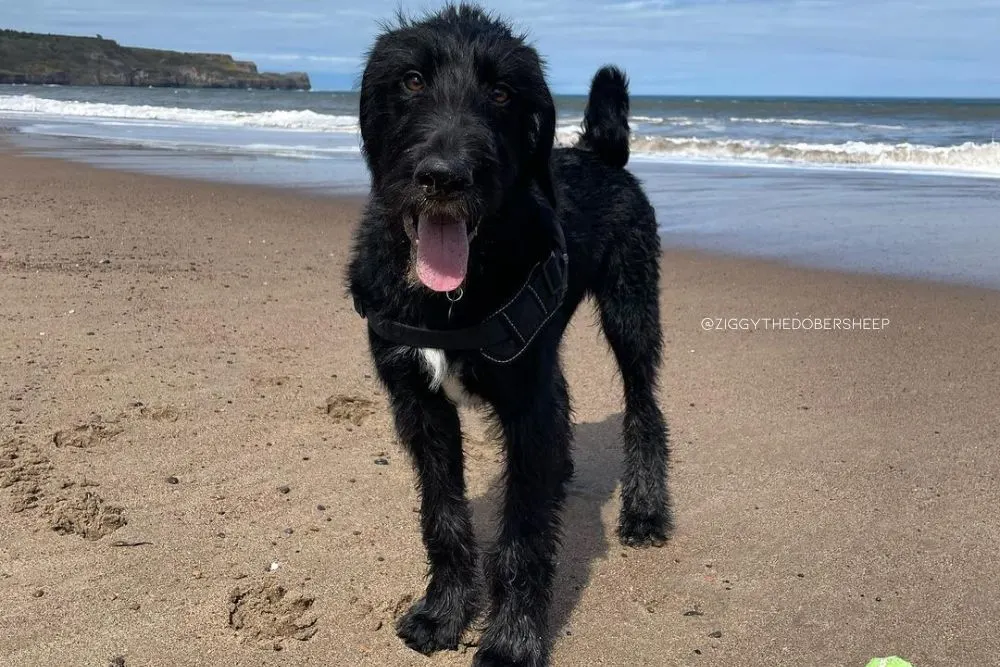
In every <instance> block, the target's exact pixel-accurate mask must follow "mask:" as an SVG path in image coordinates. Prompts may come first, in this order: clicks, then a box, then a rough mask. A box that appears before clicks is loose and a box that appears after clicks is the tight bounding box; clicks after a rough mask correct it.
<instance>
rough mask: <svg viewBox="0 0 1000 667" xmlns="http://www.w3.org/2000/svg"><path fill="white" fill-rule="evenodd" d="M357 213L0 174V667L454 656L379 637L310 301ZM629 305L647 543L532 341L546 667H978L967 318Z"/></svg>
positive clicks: (327, 290) (983, 600) (798, 307)
mask: <svg viewBox="0 0 1000 667" xmlns="http://www.w3.org/2000/svg"><path fill="white" fill-rule="evenodd" d="M360 205H361V200H358V199H348V198H332V197H330V198H323V197H319V196H315V195H309V194H301V193H297V192H294V191H288V190H277V189H274V190H270V189H266V188H256V187H250V186H238V185H220V184H211V183H200V182H195V181H185V180H179V179H170V178H166V177H157V176H144V175H135V174H127V173H119V172H115V171H109V170H100V169H96V168H92V167H87V166H82V165H78V164H70V163H66V162H61V161H57V160H49V159H40V158H29V157H21V156H15V155H13V154H10V153H9V152H8V153H0V323H2V324H0V535H2V538H0V603H2V606H0V664H2V665H12V666H21V665H24V666H35V665H39V666H48V665H53V666H56V665H58V666H60V667H69V666H77V665H79V666H81V667H82V666H87V667H105V666H106V665H128V666H129V667H133V666H143V667H144V666H154V665H163V666H171V667H181V666H195V665H197V666H206V667H215V666H218V667H223V666H226V667H228V666H232V665H323V666H326V665H330V666H338V667H339V666H344V667H353V666H356V665H358V666H360V665H372V666H375V665H378V666H383V665H401V666H406V665H413V666H417V665H420V666H424V665H435V666H442V667H444V666H459V665H468V664H470V662H471V656H472V652H473V651H474V650H475V648H474V644H475V633H474V632H470V633H469V635H468V637H467V639H468V642H467V646H466V648H465V650H464V651H461V652H459V653H446V654H440V655H436V656H434V657H433V658H430V659H428V658H425V657H423V656H421V655H418V654H416V653H414V652H412V651H410V650H408V649H406V648H405V646H404V645H403V644H402V643H401V642H400V641H399V640H398V639H397V638H396V637H395V635H394V632H393V629H392V626H393V621H394V618H395V616H396V615H398V614H399V613H400V612H401V611H403V610H405V608H406V606H407V605H408V603H409V601H410V600H411V599H413V598H414V597H416V596H419V595H420V594H421V592H422V585H423V574H424V569H423V563H424V560H423V558H424V555H423V548H422V546H421V544H420V537H419V532H418V524H417V516H416V514H415V509H416V504H417V495H416V492H415V490H414V486H413V476H412V474H411V469H410V466H409V463H408V462H407V461H406V458H405V456H404V455H403V453H402V451H401V450H400V448H399V447H398V445H397V444H396V443H395V440H394V436H393V432H392V428H391V423H390V419H389V414H388V411H387V409H386V406H385V398H384V395H383V392H382V391H381V389H380V387H379V386H378V384H377V383H376V381H375V380H374V379H373V377H372V369H371V367H370V365H369V361H368V356H367V348H366V343H365V325H364V323H363V322H362V320H361V319H360V318H358V317H357V315H356V314H355V313H354V310H353V308H352V307H351V304H350V302H349V301H348V299H347V298H346V296H345V292H344V288H343V284H342V275H343V270H344V264H345V261H346V255H347V249H348V245H349V239H350V233H351V230H352V228H353V226H354V225H355V224H356V220H357V218H358V209H359V206H360ZM662 303H663V326H664V330H665V332H666V336H667V346H666V359H665V363H664V369H663V378H664V382H663V391H662V396H661V403H662V406H663V408H664V412H665V414H666V417H667V419H668V422H669V423H670V426H671V436H672V444H673V458H672V472H671V482H672V488H673V493H674V499H675V503H676V515H677V522H678V529H677V532H676V534H675V536H674V538H673V539H672V541H671V542H669V543H668V545H667V546H665V547H664V548H662V549H652V550H646V551H634V550H628V549H625V548H623V547H621V546H620V545H619V544H618V543H617V542H616V541H615V539H614V535H613V529H614V521H615V518H616V516H617V503H618V495H617V475H618V470H619V466H620V458H621V457H620V441H619V433H618V432H619V428H620V395H621V392H620V387H619V381H618V378H617V377H616V374H615V367H614V363H613V360H612V358H611V355H610V353H609V352H608V351H607V349H606V348H605V345H604V342H603V340H602V338H601V337H600V334H599V330H598V328H597V327H596V326H595V325H594V318H593V316H592V314H591V312H590V309H589V308H588V307H586V306H585V307H584V308H582V309H581V311H580V312H579V314H578V315H577V318H576V319H575V321H574V323H573V324H572V325H571V328H570V331H569V333H568V336H567V339H566V341H565V343H564V358H565V363H566V367H567V374H568V377H569V380H570V387H571V392H572V396H573V400H574V405H575V409H576V421H577V427H576V431H575V442H576V444H575V451H576V470H577V476H576V479H575V480H574V482H573V483H572V486H571V488H570V498H569V502H568V506H567V510H566V515H565V516H566V520H565V527H566V529H565V537H564V541H563V542H564V546H563V549H562V557H561V559H560V564H559V573H558V583H557V588H556V601H555V604H554V612H553V626H554V628H555V629H556V635H557V636H556V643H555V651H554V656H553V660H554V665H558V666H561V665H565V666H580V667H584V666H590V665H609V666H624V665H629V666H631V665H649V666H655V667H660V666H667V665H748V666H752V665H769V666H771V665H859V666H861V665H864V664H865V663H866V662H867V661H868V659H870V658H871V657H874V656H887V655H893V654H896V655H900V656H903V657H905V658H907V659H908V660H910V661H911V662H912V663H913V664H914V665H916V666H918V667H925V666H931V665H990V664H997V663H998V662H1000V657H998V655H1000V574H998V570H997V567H996V554H997V553H998V551H1000V518H998V515H997V507H998V506H1000V484H998V479H1000V457H998V456H997V454H996V445H997V443H998V441H1000V423H998V420H997V414H998V408H1000V397H998V393H997V380H998V377H1000V328H998V326H997V322H998V314H1000V292H995V291H989V290H985V289H978V288H972V287H961V286H953V285H952V286H948V285H937V284H932V283H926V282H914V281H903V280H896V279H890V278H880V277H876V276H861V275H851V274H844V273H835V272H832V271H821V270H809V269H799V268H788V267H784V266H781V265H778V264H774V263H768V262H764V261H759V260H748V259H739V258H732V257H724V256H718V255H708V254H700V253H696V252H692V251H680V250H670V249H668V250H667V251H665V252H664V255H663V283H662ZM706 318H712V320H713V321H712V322H711V326H710V327H709V330H705V325H704V324H703V320H705V319H706ZM716 318H718V319H721V320H722V323H721V325H720V324H719V323H718V319H716ZM742 318H746V319H745V320H743V319H742ZM764 318H768V319H769V320H780V319H783V318H789V320H790V321H789V322H788V326H787V327H785V328H783V329H781V330H777V329H775V328H774V326H772V325H773V322H772V325H769V324H768V323H767V322H765V321H764ZM796 318H797V320H798V321H799V325H798V328H794V327H795V325H794V320H795V319H796ZM816 318H819V319H820V320H824V319H826V318H830V320H831V322H830V324H829V325H827V324H825V323H824V325H822V328H821V329H820V330H816V328H815V326H814V325H810V326H811V327H812V328H811V329H810V330H806V329H803V328H802V326H803V325H802V323H801V322H802V321H804V320H805V321H808V320H812V321H815V319H816ZM833 318H847V319H848V320H850V321H852V322H853V321H855V320H861V321H862V322H864V320H863V318H870V320H871V321H870V322H869V324H872V323H873V322H875V321H876V320H877V322H878V325H879V326H878V327H877V328H875V327H874V326H867V327H866V326H865V325H864V324H859V325H858V326H856V327H855V326H853V325H852V327H851V328H850V329H849V330H845V329H844V328H843V327H841V328H839V329H836V330H835V329H834V328H833V324H832V319H833ZM730 320H735V321H730ZM751 320H753V321H756V327H754V322H751ZM734 325H735V326H736V329H735V330H733V329H732V328H728V327H731V326H734ZM740 326H743V327H747V328H743V329H740V328H739V327H740ZM719 328H726V330H718V329H719ZM463 420H464V424H465V429H466V432H467V451H468V458H467V461H468V471H467V478H468V481H469V486H470V493H471V497H472V498H473V503H474V508H475V513H476V522H477V527H478V530H479V533H480V534H481V536H482V538H483V539H484V540H486V539H489V536H490V532H491V514H492V510H493V508H494V506H495V493H494V490H493V489H494V480H495V478H496V476H497V474H498V472H499V466H498V462H499V455H498V449H497V445H496V443H493V442H491V441H489V440H488V439H487V437H486V435H485V431H484V428H483V424H482V422H481V420H480V418H479V416H478V415H477V414H476V413H474V412H463Z"/></svg>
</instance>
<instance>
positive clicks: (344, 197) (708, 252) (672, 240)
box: [0, 134, 1000, 292]
mask: <svg viewBox="0 0 1000 667" xmlns="http://www.w3.org/2000/svg"><path fill="white" fill-rule="evenodd" d="M5 158H18V159H26V160H41V161H52V162H53V163H58V164H66V165H70V166H75V167H80V168H81V169H83V170H87V169H96V170H99V171H104V172H109V173H115V174H121V175H128V176H136V177H140V178H148V179H152V181H151V182H155V181H156V180H157V179H164V180H165V181H168V182H175V183H177V184H189V185H198V186H202V187H204V186H209V187H214V188H234V189H235V190H236V191H239V190H244V191H247V192H252V191H261V192H268V193H271V194H273V195H276V196H281V195H283V194H285V195H290V196H294V197H303V198H308V199H321V200H327V201H329V200H333V201H343V202H346V203H350V204H352V205H361V204H362V203H363V202H364V201H365V200H366V199H367V188H364V189H363V190H356V189H354V188H347V189H342V190H334V191H328V190H325V189H323V188H319V187H306V186H301V187H297V186H294V185H279V184H271V183H263V184H250V183H239V182H232V181H223V180H213V179H210V178H205V177H198V176H188V175H183V174H161V173H147V172H143V171H139V170H129V169H125V168H122V167H120V166H117V165H97V164H91V163H88V162H86V161H83V160H74V159H70V158H65V157H57V156H47V155H38V154H32V153H31V152H29V151H25V150H23V149H22V148H20V147H18V146H16V145H13V144H11V143H10V142H9V141H5V139H4V137H3V135H2V134H0V159H5ZM668 213H669V211H668ZM662 224H663V221H662V220H661V225H662ZM660 236H661V246H662V248H663V253H664V254H672V253H680V254H682V255H683V254H687V253H691V254H693V255H695V256H704V257H705V258H706V259H716V260H720V261H731V262H737V263H739V262H749V263H760V264H763V265H771V266H774V267H786V268H790V269H799V270H805V271H818V272H821V273H827V274H833V275H844V276H856V277H859V278H871V279H874V280H879V279H885V280H889V281H900V282H913V283H918V284H930V285H940V286H951V287H958V288H970V289H976V290H986V291H991V292H995V291H1000V284H996V285H993V284H989V283H983V282H982V281H976V280H972V279H970V278H962V277H960V276H956V277H954V278H951V279H946V278H942V277H940V276H915V275H901V274H899V273H891V272H886V271H880V270H878V269H874V268H873V269H869V270H852V269H850V268H842V267H836V266H831V265H830V263H829V262H826V263H824V262H822V261H818V260H817V261H812V262H810V261H809V260H808V259H805V258H794V257H786V258H781V257H768V256H766V255H761V254H759V253H756V252H754V251H752V250H750V249H746V250H743V251H738V250H731V249H727V248H725V247H711V246H710V245H709V244H706V243H705V242H704V241H699V240H696V239H694V238H692V237H690V236H689V235H685V234H684V232H683V231H680V232H678V231H676V230H669V229H662V228H661V234H660Z"/></svg>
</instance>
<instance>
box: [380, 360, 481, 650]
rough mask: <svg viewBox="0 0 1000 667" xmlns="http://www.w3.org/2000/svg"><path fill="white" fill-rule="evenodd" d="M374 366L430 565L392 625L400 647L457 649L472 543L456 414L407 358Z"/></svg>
mask: <svg viewBox="0 0 1000 667" xmlns="http://www.w3.org/2000/svg"><path fill="white" fill-rule="evenodd" d="M373 350H374V351H375V360H376V367H377V368H378V372H379V377H380V378H381V379H382V382H383V384H384V385H385V386H386V388H387V389H388V391H389V397H390V402H391V404H392V412H393V417H394V419H395V423H396V431H397V433H398V434H399V438H400V440H401V441H402V443H403V445H404V446H405V447H406V449H407V451H408V452H409V453H410V455H411V457H412V460H413V463H414V466H415V468H416V471H417V478H418V484H419V487H420V525H421V528H422V532H423V540H424V545H425V546H426V547H427V555H428V561H429V565H430V571H429V581H428V584H427V592H426V594H425V595H424V597H423V598H421V599H420V600H419V601H417V602H416V603H415V604H414V605H413V606H412V607H411V608H410V610H409V611H408V612H407V613H406V614H404V615H403V616H402V617H401V618H400V619H399V621H398V622H397V624H396V634H398V635H399V637H400V638H402V639H403V640H404V641H405V642H406V644H407V646H409V647H410V648H412V649H414V650H416V651H419V652H421V653H424V654H430V653H432V652H434V651H437V650H441V649H456V648H458V640H459V638H460V637H461V635H462V632H464V631H465V629H466V627H468V625H469V623H470V622H471V621H472V619H473V618H474V617H475V615H476V613H477V611H478V609H477V595H476V584H475V581H476V567H477V557H476V546H475V538H474V536H473V532H472V519H471V512H470V509H469V505H468V501H467V500H466V498H465V480H464V477H463V474H462V433H461V427H460V423H459V419H458V411H457V410H456V408H455V406H454V404H452V403H451V401H449V400H448V399H447V398H445V396H444V395H443V394H442V393H441V392H440V391H431V390H430V388H429V386H428V378H427V376H426V374H425V373H424V371H423V370H422V369H421V368H420V367H419V366H418V364H417V362H416V360H415V358H414V357H412V356H411V355H400V354H398V353H396V352H389V351H386V353H384V354H379V350H378V349H377V347H376V346H373Z"/></svg>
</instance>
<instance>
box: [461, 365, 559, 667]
mask: <svg viewBox="0 0 1000 667" xmlns="http://www.w3.org/2000/svg"><path fill="white" fill-rule="evenodd" d="M527 395H530V396H531V398H529V399H528V400H526V401H524V402H521V403H519V404H518V405H516V406H511V407H510V408H509V409H504V406H496V407H497V411H496V416H497V420H498V422H499V425H500V427H501V429H502V431H503V434H504V437H505V439H506V449H507V474H506V483H507V486H506V495H505V498H504V504H503V513H502V517H501V524H500V527H499V531H498V535H497V542H496V545H495V546H494V548H493V549H492V550H491V551H490V552H489V554H488V556H487V558H486V577H487V582H488V585H489V587H490V595H491V598H492V600H491V607H490V612H489V616H488V618H487V624H486V630H485V631H484V633H483V637H482V640H481V642H480V648H479V651H478V653H477V654H476V658H475V662H474V665H475V666H476V667H500V666H501V665H502V666H504V667H543V666H544V665H547V664H548V653H549V642H550V637H549V627H548V614H549V602H550V601H551V598H552V581H553V578H554V573H555V562H556V551H557V549H558V546H559V513H560V510H561V508H562V503H563V500H564V498H565V484H566V481H567V478H568V477H569V475H570V474H571V470H572V463H571V461H570V438H571V434H570V417H569V398H568V395H567V392H566V381H565V379H564V378H563V376H562V373H561V372H560V371H559V370H558V369H556V370H555V377H554V378H553V379H552V382H551V386H548V387H543V388H541V389H540V390H539V391H538V392H528V394H527Z"/></svg>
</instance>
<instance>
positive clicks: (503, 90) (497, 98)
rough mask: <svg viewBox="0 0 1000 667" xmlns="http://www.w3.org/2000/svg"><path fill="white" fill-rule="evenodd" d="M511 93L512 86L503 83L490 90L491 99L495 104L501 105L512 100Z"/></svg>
mask: <svg viewBox="0 0 1000 667" xmlns="http://www.w3.org/2000/svg"><path fill="white" fill-rule="evenodd" d="M510 95H511V91H510V88H508V87H507V86H504V85H502V84H501V85H499V86H496V87H494V88H493V90H491V91H490V99H491V100H492V101H493V104H499V105H500V106H503V105H504V104H507V102H510Z"/></svg>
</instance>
